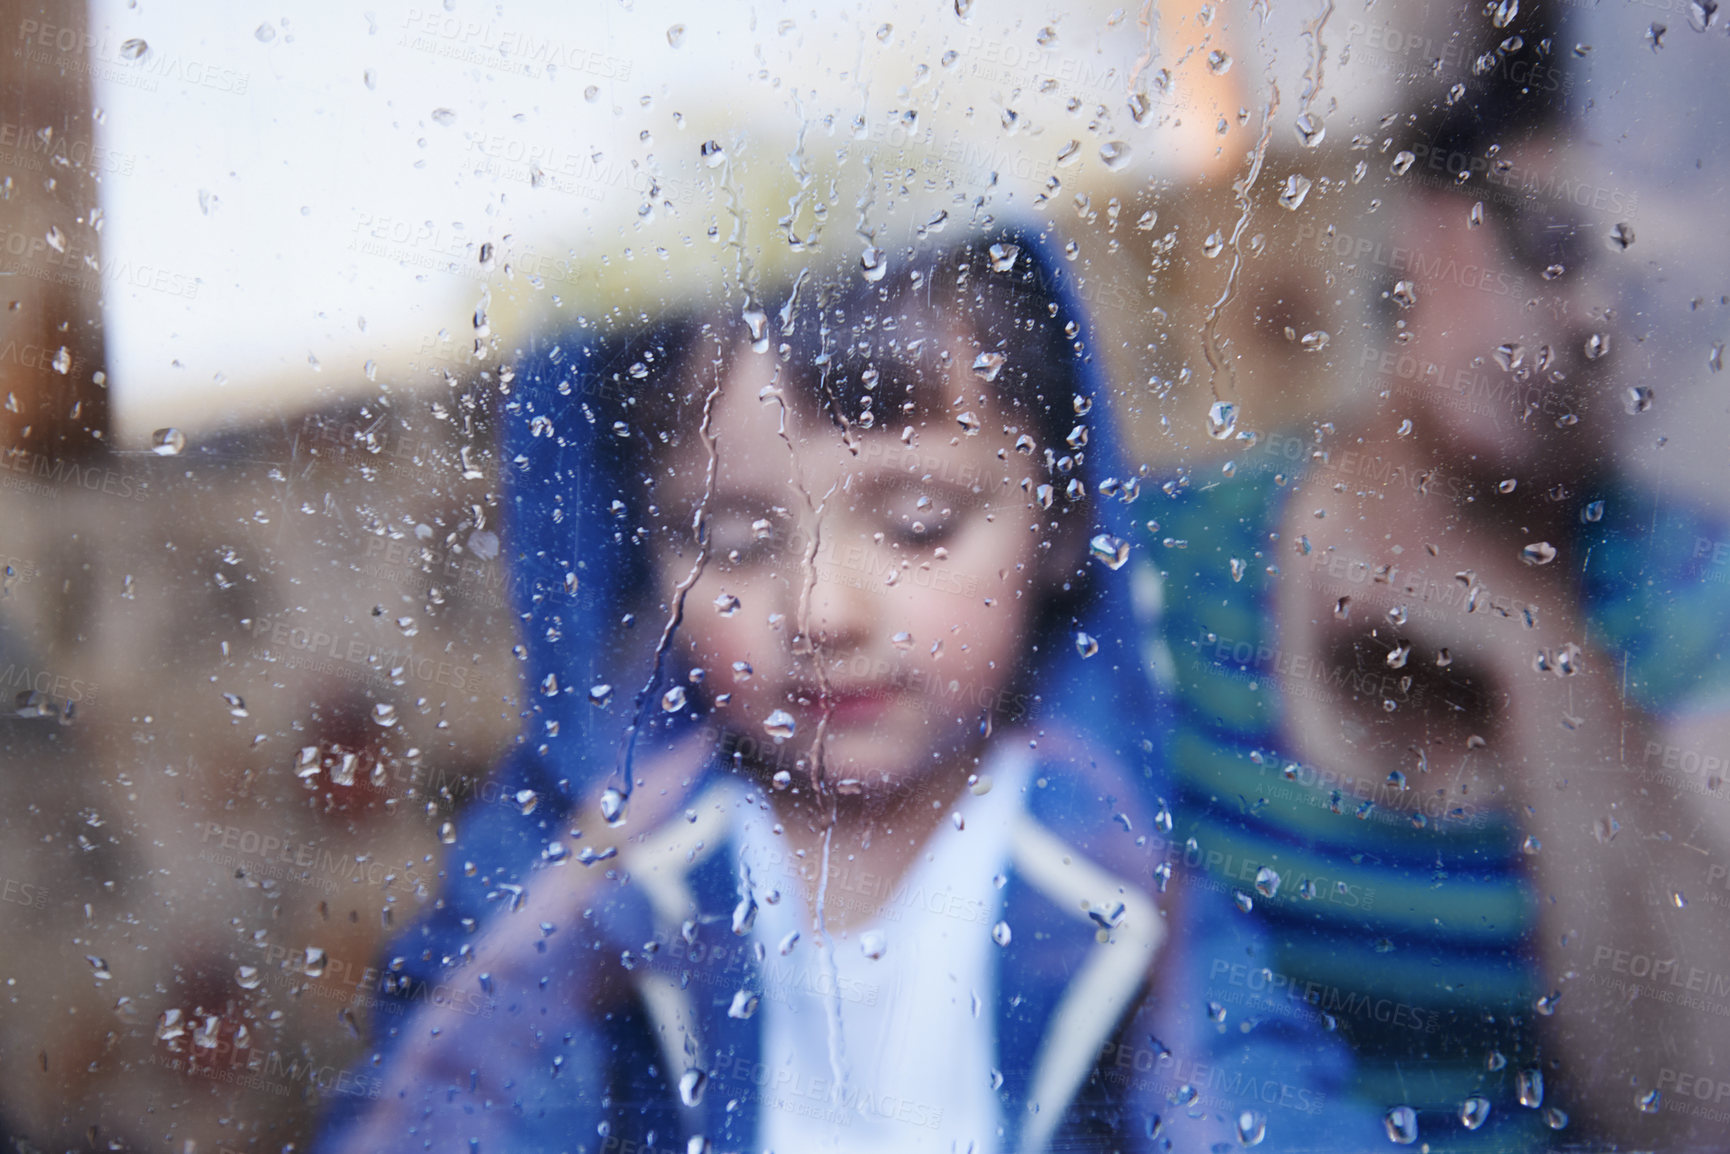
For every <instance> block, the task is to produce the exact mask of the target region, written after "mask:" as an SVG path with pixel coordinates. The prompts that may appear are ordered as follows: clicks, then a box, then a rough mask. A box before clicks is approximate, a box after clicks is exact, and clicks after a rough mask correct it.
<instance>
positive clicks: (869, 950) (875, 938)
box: [859, 930, 887, 961]
mask: <svg viewBox="0 0 1730 1154" xmlns="http://www.w3.org/2000/svg"><path fill="white" fill-rule="evenodd" d="M886 948H887V943H886V942H885V941H884V939H883V935H882V933H880V932H879V931H877V930H866V931H865V932H864V933H862V934H860V935H859V952H860V953H862V954H864V955H865V956H866V957H868V958H870V959H871V960H872V961H876V960H877V959H878V958H880V957H882V956H883V951H884V950H885V949H886Z"/></svg>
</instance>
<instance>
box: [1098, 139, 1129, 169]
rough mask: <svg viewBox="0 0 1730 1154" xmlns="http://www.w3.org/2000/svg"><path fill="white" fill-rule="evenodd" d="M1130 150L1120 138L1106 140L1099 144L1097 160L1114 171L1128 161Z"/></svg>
mask: <svg viewBox="0 0 1730 1154" xmlns="http://www.w3.org/2000/svg"><path fill="white" fill-rule="evenodd" d="M1131 152H1132V150H1131V149H1130V147H1129V145H1128V144H1126V143H1125V142H1124V141H1121V140H1108V141H1106V142H1105V143H1104V144H1102V145H1100V146H1099V162H1100V163H1101V164H1103V165H1105V167H1107V168H1109V169H1111V170H1112V171H1113V172H1116V171H1117V170H1118V169H1120V168H1122V167H1123V166H1124V165H1126V164H1128V163H1129V158H1130V155H1131Z"/></svg>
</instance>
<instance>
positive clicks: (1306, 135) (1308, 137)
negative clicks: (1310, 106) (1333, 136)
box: [1292, 112, 1328, 148]
mask: <svg viewBox="0 0 1730 1154" xmlns="http://www.w3.org/2000/svg"><path fill="white" fill-rule="evenodd" d="M1292 128H1293V130H1295V131H1296V132H1297V138H1298V143H1299V144H1301V145H1303V146H1304V147H1305V148H1314V147H1316V146H1317V145H1319V144H1320V143H1321V142H1322V140H1323V139H1325V138H1326V137H1327V134H1328V129H1327V125H1325V124H1323V123H1322V118H1321V117H1319V116H1317V115H1316V114H1315V113H1313V112H1305V113H1303V114H1302V115H1300V116H1299V117H1298V118H1297V122H1296V123H1295V124H1293V125H1292Z"/></svg>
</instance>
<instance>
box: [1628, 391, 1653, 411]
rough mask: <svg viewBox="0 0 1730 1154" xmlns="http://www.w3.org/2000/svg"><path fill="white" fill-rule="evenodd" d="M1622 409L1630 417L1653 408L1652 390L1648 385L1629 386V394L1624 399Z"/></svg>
mask: <svg viewBox="0 0 1730 1154" xmlns="http://www.w3.org/2000/svg"><path fill="white" fill-rule="evenodd" d="M1622 407H1623V408H1625V409H1627V410H1628V412H1629V414H1630V415H1636V416H1637V415H1638V414H1640V413H1644V412H1646V411H1647V410H1649V409H1650V408H1651V407H1652V390H1651V388H1650V387H1648V386H1646V385H1629V386H1628V392H1627V393H1626V394H1625V395H1624V396H1623V398H1622Z"/></svg>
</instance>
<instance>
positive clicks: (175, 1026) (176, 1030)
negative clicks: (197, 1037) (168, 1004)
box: [156, 1010, 186, 1042]
mask: <svg viewBox="0 0 1730 1154" xmlns="http://www.w3.org/2000/svg"><path fill="white" fill-rule="evenodd" d="M185 1033H186V1025H185V1020H184V1018H183V1017H182V1015H181V1013H180V1011H179V1010H164V1011H162V1016H161V1017H159V1018H157V1019H156V1037H157V1040H158V1041H162V1042H170V1041H173V1040H174V1039H175V1038H179V1037H182V1036H184V1035H185Z"/></svg>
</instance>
